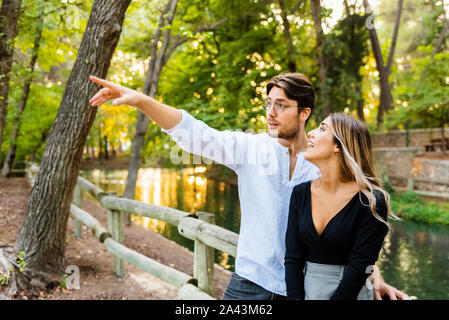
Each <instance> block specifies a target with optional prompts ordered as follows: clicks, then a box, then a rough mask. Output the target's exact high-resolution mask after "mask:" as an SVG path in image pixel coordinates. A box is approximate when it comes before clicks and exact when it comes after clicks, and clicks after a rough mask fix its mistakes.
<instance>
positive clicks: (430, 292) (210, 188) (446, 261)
mask: <svg viewBox="0 0 449 320" xmlns="http://www.w3.org/2000/svg"><path fill="white" fill-rule="evenodd" d="M204 169H205V168H203V167H197V168H196V169H193V168H188V169H182V170H181V169H180V170H174V169H160V168H144V169H140V170H139V176H138V181H137V186H136V199H137V200H140V201H143V202H146V203H152V204H155V205H161V206H167V207H172V208H176V209H179V210H182V211H186V212H190V213H194V212H197V211H206V212H211V213H215V223H216V224H217V225H219V226H221V227H224V228H226V229H229V230H232V231H234V232H237V233H238V232H239V226H240V204H239V198H238V191H237V187H235V186H232V185H229V184H227V183H225V182H217V181H214V180H210V179H206V178H204V177H203V176H202V175H201V173H202V172H203V171H204ZM195 170H196V172H195ZM126 175H127V171H126V170H89V171H81V176H83V177H84V178H86V179H88V180H89V181H91V182H93V183H94V184H96V185H98V186H99V187H101V188H102V189H103V190H105V191H115V192H117V194H118V195H121V194H123V191H124V189H125V181H126ZM132 220H133V221H134V222H136V223H138V224H140V225H142V226H143V227H145V228H148V229H150V230H153V231H155V232H158V233H159V234H161V235H163V236H164V237H166V238H168V239H171V240H173V241H175V242H176V243H178V244H180V245H182V246H185V247H187V248H189V249H190V250H191V251H193V241H191V240H189V239H186V238H184V237H182V236H181V235H180V234H179V233H178V230H177V228H176V227H174V226H171V225H169V224H167V223H165V222H163V221H158V220H155V219H150V218H146V217H138V216H132ZM392 226H393V231H392V232H391V233H390V234H389V235H387V237H386V240H385V245H384V247H383V249H382V251H381V253H380V257H379V268H380V270H381V274H382V276H383V278H384V279H385V281H386V282H387V283H389V284H391V285H392V286H394V287H396V288H398V289H400V290H402V291H404V292H406V293H407V294H408V295H410V296H412V297H413V298H416V299H449V227H444V226H437V225H428V224H423V223H416V222H411V221H393V222H392ZM215 252H216V253H215V261H216V263H218V264H220V265H221V266H222V267H223V268H225V269H228V270H231V271H232V270H233V269H234V258H233V257H231V256H229V255H228V254H226V253H222V252H219V251H218V250H215Z"/></svg>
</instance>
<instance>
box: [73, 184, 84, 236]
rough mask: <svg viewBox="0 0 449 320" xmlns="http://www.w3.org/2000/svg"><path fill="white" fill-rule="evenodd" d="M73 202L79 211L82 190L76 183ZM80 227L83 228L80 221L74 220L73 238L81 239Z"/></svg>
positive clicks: (81, 205) (81, 203)
mask: <svg viewBox="0 0 449 320" xmlns="http://www.w3.org/2000/svg"><path fill="white" fill-rule="evenodd" d="M73 202H74V203H75V205H76V206H77V207H78V208H80V209H82V208H83V190H82V189H81V187H80V186H79V185H78V183H77V184H76V186H75V193H74V195H73ZM82 227H83V224H82V223H81V221H79V220H78V219H77V218H75V220H74V222H73V232H74V233H75V237H76V238H78V239H81V238H82V230H83V229H82Z"/></svg>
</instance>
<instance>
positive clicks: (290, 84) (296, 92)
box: [267, 73, 315, 125]
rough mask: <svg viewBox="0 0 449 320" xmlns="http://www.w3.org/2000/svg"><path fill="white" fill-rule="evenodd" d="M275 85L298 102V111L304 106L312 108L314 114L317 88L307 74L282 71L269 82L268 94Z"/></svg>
mask: <svg viewBox="0 0 449 320" xmlns="http://www.w3.org/2000/svg"><path fill="white" fill-rule="evenodd" d="M273 87H278V88H281V89H282V90H284V93H285V95H286V96H287V98H289V99H291V100H295V101H296V102H297V103H298V113H300V112H301V109H302V108H310V116H311V115H312V112H313V108H314V107H315V90H314V89H313V86H312V83H311V82H310V80H309V79H308V78H307V76H305V75H303V74H301V73H281V74H279V75H277V76H275V77H274V78H272V79H271V80H270V81H269V82H268V84H267V95H268V94H270V91H271V89H272V88H273ZM310 116H309V119H310ZM309 119H307V121H309ZM307 121H306V123H305V124H306V125H307Z"/></svg>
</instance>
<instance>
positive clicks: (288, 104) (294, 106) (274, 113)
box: [267, 87, 300, 139]
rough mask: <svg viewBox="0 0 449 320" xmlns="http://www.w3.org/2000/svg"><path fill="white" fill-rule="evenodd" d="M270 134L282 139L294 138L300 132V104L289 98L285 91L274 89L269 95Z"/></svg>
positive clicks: (268, 117) (268, 116)
mask: <svg viewBox="0 0 449 320" xmlns="http://www.w3.org/2000/svg"><path fill="white" fill-rule="evenodd" d="M268 105H269V106H270V107H269V108H268V109H267V122H268V134H269V135H270V136H271V137H276V138H280V139H289V138H293V137H294V136H295V135H296V134H297V133H298V131H299V128H300V121H299V120H300V118H299V114H298V103H297V102H296V101H295V100H291V99H289V98H287V96H286V95H285V93H284V90H283V89H281V88H279V87H273V88H272V89H271V91H270V93H269V94H268Z"/></svg>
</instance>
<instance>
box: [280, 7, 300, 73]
mask: <svg viewBox="0 0 449 320" xmlns="http://www.w3.org/2000/svg"><path fill="white" fill-rule="evenodd" d="M279 7H280V8H281V17H282V25H283V27H284V38H285V41H286V42H287V59H288V61H287V66H288V69H289V70H290V72H296V63H295V59H294V54H295V47H294V46H293V41H292V37H291V34H290V22H289V21H288V17H287V16H288V14H287V10H286V8H285V1H284V0H279Z"/></svg>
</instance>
